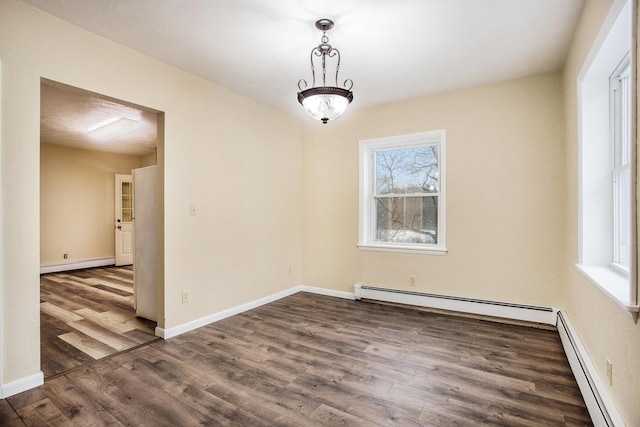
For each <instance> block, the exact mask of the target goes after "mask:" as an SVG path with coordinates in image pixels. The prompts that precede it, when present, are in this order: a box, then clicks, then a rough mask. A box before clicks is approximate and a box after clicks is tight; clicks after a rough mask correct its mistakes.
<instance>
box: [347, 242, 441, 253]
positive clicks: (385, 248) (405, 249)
mask: <svg viewBox="0 0 640 427" xmlns="http://www.w3.org/2000/svg"><path fill="white" fill-rule="evenodd" d="M358 249H360V250H362V251H378V252H396V253H403V254H419V255H446V254H447V249H445V248H433V247H430V248H420V247H409V246H400V245H380V244H378V245H376V244H362V243H361V244H359V245H358Z"/></svg>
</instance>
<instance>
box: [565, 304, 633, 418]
mask: <svg viewBox="0 0 640 427" xmlns="http://www.w3.org/2000/svg"><path fill="white" fill-rule="evenodd" d="M557 327H558V333H559V334H560V339H561V340H562V346H563V347H564V351H565V353H566V354H567V359H569V365H570V366H571V371H572V372H573V376H574V377H575V378H576V381H577V382H578V387H580V392H581V393H582V397H583V398H584V402H585V404H586V405H587V409H588V410H589V415H590V416H591V421H593V425H594V426H595V427H615V426H623V425H624V422H623V421H622V418H621V417H620V414H619V413H618V411H617V409H616V408H615V406H614V405H613V401H612V400H611V398H610V396H609V393H608V392H607V389H606V387H605V386H604V384H603V383H602V381H601V380H600V377H599V376H598V373H597V371H596V369H595V366H594V365H593V363H592V362H591V359H590V358H589V355H588V353H587V351H586V349H585V348H584V346H583V345H582V343H581V342H580V339H579V337H578V334H577V333H576V332H575V329H574V328H573V326H572V324H571V322H570V321H569V318H568V316H567V315H566V313H564V312H562V311H559V312H558V324H557Z"/></svg>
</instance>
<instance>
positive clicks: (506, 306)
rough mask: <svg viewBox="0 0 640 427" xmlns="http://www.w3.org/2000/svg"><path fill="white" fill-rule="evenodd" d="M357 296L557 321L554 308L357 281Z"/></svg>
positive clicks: (518, 317) (494, 315) (546, 321)
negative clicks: (393, 287) (394, 287)
mask: <svg viewBox="0 0 640 427" xmlns="http://www.w3.org/2000/svg"><path fill="white" fill-rule="evenodd" d="M354 295H355V299H356V300H360V299H371V300H377V301H385V302H394V303H399V304H408V305H415V306H420V307H429V308H436V309H440V310H449V311H458V312H462V313H473V314H479V315H484V316H492V317H501V318H505V319H515V320H524V321H528V322H535V323H545V324H548V325H554V326H555V324H556V313H557V309H555V308H553V307H543V306H535V305H525V304H513V303H508V302H500V301H489V300H481V299H475V298H464V297H456V296H450V295H439V294H431V293H424V292H414V291H406V290H402V289H392V288H381V287H376V286H367V285H362V284H356V285H355V286H354Z"/></svg>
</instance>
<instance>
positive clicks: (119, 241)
mask: <svg viewBox="0 0 640 427" xmlns="http://www.w3.org/2000/svg"><path fill="white" fill-rule="evenodd" d="M115 213H116V224H115V233H116V234H115V240H116V265H118V266H119V265H131V264H133V243H134V236H133V181H132V179H131V175H122V174H116V212H115Z"/></svg>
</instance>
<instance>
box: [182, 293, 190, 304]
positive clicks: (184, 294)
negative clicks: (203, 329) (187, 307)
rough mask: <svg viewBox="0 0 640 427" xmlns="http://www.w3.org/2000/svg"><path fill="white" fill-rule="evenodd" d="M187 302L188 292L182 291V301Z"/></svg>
mask: <svg viewBox="0 0 640 427" xmlns="http://www.w3.org/2000/svg"><path fill="white" fill-rule="evenodd" d="M188 302H189V292H187V291H182V303H183V304H186V303H188Z"/></svg>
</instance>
